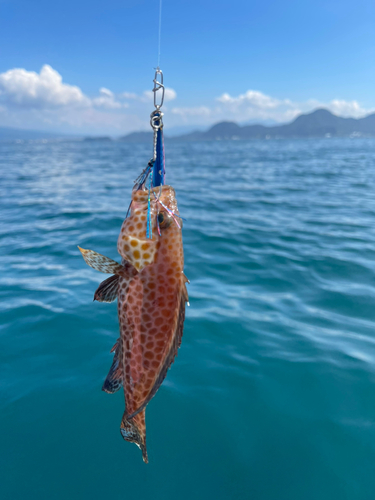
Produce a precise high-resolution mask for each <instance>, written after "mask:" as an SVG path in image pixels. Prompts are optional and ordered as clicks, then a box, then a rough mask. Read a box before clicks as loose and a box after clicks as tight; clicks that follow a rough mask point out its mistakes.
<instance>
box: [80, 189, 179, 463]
mask: <svg viewBox="0 0 375 500" xmlns="http://www.w3.org/2000/svg"><path fill="white" fill-rule="evenodd" d="M181 227H182V223H181V219H180V218H179V213H178V208H177V201H176V196H175V191H174V189H173V188H172V187H171V186H167V185H164V186H161V187H158V188H154V189H151V190H149V191H148V190H142V189H141V190H134V191H133V193H132V202H131V212H130V216H129V217H127V218H126V219H125V220H124V222H123V224H122V227H121V232H120V235H119V238H118V244H117V249H118V252H119V254H120V255H121V257H122V261H121V264H119V263H117V262H115V261H113V260H111V259H109V258H107V257H104V256H103V255H100V254H98V253H96V252H93V251H92V250H84V249H83V248H79V249H80V251H81V253H82V255H83V258H84V259H85V261H86V263H87V264H88V265H89V266H91V267H93V268H94V269H97V270H98V271H101V272H103V273H109V274H113V276H111V277H110V278H108V279H106V280H105V281H103V282H102V283H101V285H100V286H99V288H98V289H97V290H96V292H95V295H94V300H98V301H100V302H112V301H113V300H115V299H116V297H117V299H118V316H119V323H120V338H119V339H118V340H117V342H116V344H115V345H114V347H113V349H112V352H113V353H114V358H113V363H112V366H111V368H110V370H109V373H108V376H107V378H106V380H105V382H104V384H103V390H104V391H106V392H108V393H114V392H116V391H117V390H118V389H120V387H121V386H123V388H124V393H125V408H126V409H125V412H124V415H123V417H122V422H121V427H120V430H121V434H122V436H123V438H124V439H125V440H127V441H130V442H133V443H135V444H137V445H138V446H139V448H140V449H141V450H142V456H143V460H144V462H146V463H147V462H148V457H147V449H146V424H145V409H146V406H147V404H148V403H149V401H150V400H151V398H152V397H153V396H154V395H155V394H156V392H157V390H158V389H159V387H160V385H161V383H162V382H163V380H164V378H165V376H166V374H167V371H168V368H169V367H170V365H171V364H172V362H173V360H174V358H175V356H176V354H177V350H178V348H179V346H180V343H181V338H182V331H183V325H184V319H185V304H186V302H187V301H188V295H187V291H186V282H187V281H188V280H187V278H186V277H185V275H184V273H183V266H184V256H183V247H182V236H181Z"/></svg>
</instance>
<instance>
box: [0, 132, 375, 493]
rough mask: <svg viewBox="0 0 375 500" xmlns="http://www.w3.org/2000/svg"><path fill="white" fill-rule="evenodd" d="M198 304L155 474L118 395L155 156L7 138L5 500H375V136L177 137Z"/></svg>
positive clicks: (162, 413) (169, 396)
mask: <svg viewBox="0 0 375 500" xmlns="http://www.w3.org/2000/svg"><path fill="white" fill-rule="evenodd" d="M166 146H167V150H166V164H167V181H168V182H169V183H170V184H172V185H173V186H174V187H175V189H176V191H177V196H178V202H179V208H180V212H181V214H182V215H183V216H184V217H186V219H187V222H186V223H185V226H184V233H183V234H184V247H185V272H186V274H187V276H188V277H189V279H190V281H191V284H190V285H189V294H190V303H191V307H190V308H188V309H187V317H186V321H185V330H184V336H183V341H182V346H181V348H180V350H179V354H178V357H177V359H176V362H175V363H174V365H172V369H171V370H170V371H169V374H168V376H167V379H166V381H165V382H164V384H163V385H162V387H161V389H160V390H159V392H158V394H157V395H156V397H155V398H154V399H153V400H152V401H151V403H150V404H149V406H148V408H147V412H146V415H147V444H148V452H149V459H150V463H149V464H148V465H145V464H144V463H143V462H142V459H141V453H140V451H139V450H138V448H136V446H135V445H133V444H129V443H126V442H125V441H123V439H122V438H121V435H120V432H119V425H120V421H121V416H122V413H123V409H124V400H123V394H122V393H121V392H119V393H117V394H115V395H108V394H105V393H103V392H102V391H101V385H102V382H103V380H104V378H105V376H106V374H107V372H108V369H109V366H110V364H111V355H110V353H109V351H110V349H111V347H112V345H113V344H114V341H115V340H116V338H117V335H118V322H117V317H116V304H99V303H96V302H95V303H93V302H92V298H93V293H94V291H95V289H96V286H97V285H98V283H99V282H100V281H101V280H102V279H104V277H105V276H104V275H101V274H100V273H98V272H96V271H94V270H92V269H90V268H89V267H87V266H86V264H85V263H84V261H83V259H82V257H81V256H80V254H79V252H78V249H77V245H78V244H79V245H81V246H83V247H84V248H91V249H94V250H96V251H98V252H100V253H103V254H105V255H107V256H109V257H112V258H115V259H117V258H118V256H117V254H116V241H117V236H118V232H119V229H120V226H121V223H122V220H123V218H124V216H125V213H126V210H127V207H128V203H129V199H130V190H131V186H132V182H133V180H134V179H135V178H136V177H137V175H138V173H139V172H140V170H141V169H142V168H143V167H144V165H145V163H146V162H147V160H148V159H149V157H150V152H151V145H149V146H148V145H140V144H139V145H127V144H121V143H109V144H94V143H78V142H77V143H74V142H70V143H69V142H66V143H30V144H28V143H23V144H1V145H0V194H1V199H0V245H1V246H0V252H1V258H0V298H1V300H0V314H1V323H0V372H1V376H0V390H1V398H0V462H1V463H0V498H1V499H4V500H8V499H10V500H13V499H14V500H18V499H27V500H34V499H37V500H42V499H43V500H44V499H46V500H47V499H48V500H50V499H58V500H66V499H71V500H76V499H77V500H78V499H79V500H82V499H90V500H93V499H111V500H112V499H113V500H117V499H119V500H120V499H130V498H131V499H133V498H134V499H142V500H143V499H152V500H170V499H173V500H174V499H179V500H180V499H181V500H187V499H189V500H190V499H193V500H200V499H207V498H209V499H215V500H221V499H238V498H241V499H254V500H326V499H327V500H333V499H340V500H346V499H348V500H357V499H358V500H367V499H368V500H373V499H374V497H375V474H374V469H375V141H373V140H361V139H356V140H349V139H348V140H339V139H335V140H333V139H330V140H328V139H326V140H308V141H302V140H300V141H264V142H211V143H196V144H194V143H192V144H189V143H181V144H178V143H171V144H168V143H167V145H166Z"/></svg>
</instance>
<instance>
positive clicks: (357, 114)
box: [327, 99, 374, 118]
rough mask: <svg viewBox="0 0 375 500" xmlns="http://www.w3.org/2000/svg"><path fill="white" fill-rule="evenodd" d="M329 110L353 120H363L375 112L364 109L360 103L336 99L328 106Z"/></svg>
mask: <svg viewBox="0 0 375 500" xmlns="http://www.w3.org/2000/svg"><path fill="white" fill-rule="evenodd" d="M327 107H328V109H330V110H331V111H332V113H335V114H336V115H339V116H350V117H352V118H361V117H363V116H366V115H367V114H369V113H371V111H374V110H373V109H372V110H371V109H364V108H362V107H361V105H360V104H359V102H358V101H343V100H339V99H334V100H333V101H331V102H330V103H328V105H327Z"/></svg>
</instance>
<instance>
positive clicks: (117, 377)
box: [102, 341, 122, 394]
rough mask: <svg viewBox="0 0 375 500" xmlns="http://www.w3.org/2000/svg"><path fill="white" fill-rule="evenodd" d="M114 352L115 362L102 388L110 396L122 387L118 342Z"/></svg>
mask: <svg viewBox="0 0 375 500" xmlns="http://www.w3.org/2000/svg"><path fill="white" fill-rule="evenodd" d="M113 350H115V355H114V356H113V362H112V365H111V368H110V369H109V372H108V375H107V378H106V379H105V381H104V384H103V387H102V391H104V392H107V393H108V394H113V393H114V392H116V391H118V390H119V389H120V387H121V386H122V366H121V364H120V356H119V344H118V341H117V342H116V344H115V345H114V346H113V348H112V350H111V352H113Z"/></svg>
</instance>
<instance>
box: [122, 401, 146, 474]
mask: <svg viewBox="0 0 375 500" xmlns="http://www.w3.org/2000/svg"><path fill="white" fill-rule="evenodd" d="M120 431H121V435H122V437H123V438H124V439H125V440H126V441H130V443H135V444H136V445H137V446H138V448H140V449H141V451H142V458H143V461H144V462H145V463H146V464H147V463H148V456H147V449H146V419H145V410H142V411H140V412H139V413H137V415H135V417H133V418H128V415H127V414H126V412H125V413H124V415H123V417H122V422H121V427H120Z"/></svg>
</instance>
